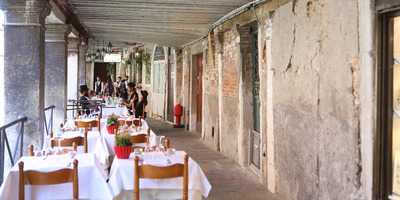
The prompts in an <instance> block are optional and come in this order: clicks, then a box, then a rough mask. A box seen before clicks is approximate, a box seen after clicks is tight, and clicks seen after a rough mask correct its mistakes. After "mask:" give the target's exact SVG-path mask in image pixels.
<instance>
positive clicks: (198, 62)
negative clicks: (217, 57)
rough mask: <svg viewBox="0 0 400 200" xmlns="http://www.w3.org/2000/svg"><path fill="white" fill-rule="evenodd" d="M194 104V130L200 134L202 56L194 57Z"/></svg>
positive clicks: (201, 116)
mask: <svg viewBox="0 0 400 200" xmlns="http://www.w3.org/2000/svg"><path fill="white" fill-rule="evenodd" d="M194 62H195V65H194V68H195V69H194V70H193V71H194V74H193V75H194V76H193V77H194V80H193V83H194V87H193V89H194V93H192V94H194V97H193V98H194V103H195V109H196V121H195V129H196V130H197V131H199V132H200V133H201V131H202V120H203V119H202V118H203V113H202V111H203V54H202V53H201V54H198V55H195V56H194Z"/></svg>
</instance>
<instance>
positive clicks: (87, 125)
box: [75, 119, 101, 132]
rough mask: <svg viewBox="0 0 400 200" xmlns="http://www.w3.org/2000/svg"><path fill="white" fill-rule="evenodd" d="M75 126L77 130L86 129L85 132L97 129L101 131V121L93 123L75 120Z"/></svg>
mask: <svg viewBox="0 0 400 200" xmlns="http://www.w3.org/2000/svg"><path fill="white" fill-rule="evenodd" d="M75 126H76V127H77V128H84V129H85V132H87V131H89V130H92V128H94V127H97V128H98V129H99V131H100V130H101V129H100V119H94V120H91V121H84V120H75Z"/></svg>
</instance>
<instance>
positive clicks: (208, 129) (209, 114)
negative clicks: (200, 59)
mask: <svg viewBox="0 0 400 200" xmlns="http://www.w3.org/2000/svg"><path fill="white" fill-rule="evenodd" d="M215 45H216V44H215V35H214V33H210V34H209V35H208V37H207V51H206V54H205V56H206V57H205V59H206V60H207V62H206V64H205V65H204V70H203V72H204V74H203V91H204V92H203V95H204V100H203V128H202V136H203V140H204V141H205V142H206V143H207V144H209V145H210V147H212V148H213V149H215V150H219V141H218V138H219V121H218V119H219V113H218V112H219V109H218V105H219V99H218V87H219V84H218V77H219V76H218V67H217V64H216V62H217V61H216V55H215V53H216V47H215Z"/></svg>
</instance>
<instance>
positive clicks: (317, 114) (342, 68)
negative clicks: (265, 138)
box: [271, 0, 362, 200]
mask: <svg viewBox="0 0 400 200" xmlns="http://www.w3.org/2000/svg"><path fill="white" fill-rule="evenodd" d="M357 6H358V5H357V1H356V0H307V1H306V0H303V1H293V3H292V2H291V3H288V4H285V5H283V6H281V7H280V8H278V9H277V10H276V12H275V14H274V16H273V19H272V21H273V22H272V31H273V34H272V58H271V59H272V67H273V70H274V76H273V107H274V108H273V118H274V119H273V126H274V130H273V131H274V137H275V152H276V156H275V159H276V168H277V174H278V178H277V191H278V193H279V194H280V195H282V199H304V200H309V199H360V198H361V197H360V196H358V195H359V194H358V191H359V189H360V187H361V182H360V173H361V170H362V167H361V163H360V159H361V158H360V147H359V143H360V135H359V134H360V130H359V129H360V127H359V97H358V93H359V85H358V83H359V76H358V73H359V66H358V63H357V62H358V15H357V14H358V10H357V9H358V7H357Z"/></svg>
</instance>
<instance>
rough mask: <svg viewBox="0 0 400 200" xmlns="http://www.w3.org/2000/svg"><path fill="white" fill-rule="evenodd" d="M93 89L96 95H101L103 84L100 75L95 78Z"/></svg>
mask: <svg viewBox="0 0 400 200" xmlns="http://www.w3.org/2000/svg"><path fill="white" fill-rule="evenodd" d="M94 91H95V92H96V95H101V92H102V91H103V85H102V82H101V79H100V77H97V78H96V82H95V83H94Z"/></svg>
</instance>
